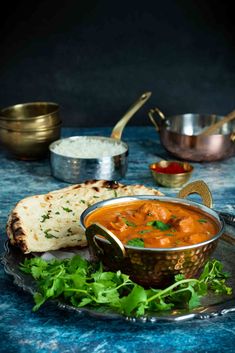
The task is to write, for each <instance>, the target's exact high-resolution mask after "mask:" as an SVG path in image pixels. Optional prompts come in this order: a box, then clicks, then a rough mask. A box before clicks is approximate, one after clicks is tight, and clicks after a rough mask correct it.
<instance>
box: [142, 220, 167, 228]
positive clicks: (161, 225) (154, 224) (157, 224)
mask: <svg viewBox="0 0 235 353" xmlns="http://www.w3.org/2000/svg"><path fill="white" fill-rule="evenodd" d="M147 226H151V227H153V228H155V229H159V230H168V229H170V227H171V226H170V225H169V224H166V223H164V222H161V221H152V222H148V223H147Z"/></svg>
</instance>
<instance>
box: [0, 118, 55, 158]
mask: <svg viewBox="0 0 235 353" xmlns="http://www.w3.org/2000/svg"><path fill="white" fill-rule="evenodd" d="M60 132H61V123H60V124H57V125H55V126H53V127H50V128H48V129H40V130H39V129H38V130H34V131H33V130H30V131H21V130H10V129H5V128H1V127H0V144H1V145H2V147H3V148H4V149H5V150H6V151H7V152H8V153H10V154H11V155H12V156H13V157H15V158H18V159H22V160H35V159H39V158H43V157H45V156H46V155H47V153H48V152H49V145H50V144H51V142H53V141H55V140H57V139H59V138H60Z"/></svg>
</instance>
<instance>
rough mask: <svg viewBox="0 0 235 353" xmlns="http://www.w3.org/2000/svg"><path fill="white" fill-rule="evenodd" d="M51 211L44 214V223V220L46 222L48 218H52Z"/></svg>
mask: <svg viewBox="0 0 235 353" xmlns="http://www.w3.org/2000/svg"><path fill="white" fill-rule="evenodd" d="M50 213H51V211H50V210H49V211H48V212H47V213H46V214H43V215H42V216H41V217H42V220H41V221H40V222H41V223H43V222H45V220H46V219H50V218H51V216H50Z"/></svg>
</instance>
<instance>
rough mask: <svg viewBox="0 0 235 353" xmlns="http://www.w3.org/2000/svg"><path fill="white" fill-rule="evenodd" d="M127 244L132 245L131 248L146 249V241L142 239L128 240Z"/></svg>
mask: <svg viewBox="0 0 235 353" xmlns="http://www.w3.org/2000/svg"><path fill="white" fill-rule="evenodd" d="M126 244H127V245H130V246H136V247H139V248H144V241H143V239H141V238H133V239H130V240H128V242H127V243H126Z"/></svg>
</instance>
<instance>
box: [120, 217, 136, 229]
mask: <svg viewBox="0 0 235 353" xmlns="http://www.w3.org/2000/svg"><path fill="white" fill-rule="evenodd" d="M122 220H123V222H124V223H125V224H126V225H127V226H128V227H136V224H135V223H134V222H131V221H128V219H126V218H125V217H122Z"/></svg>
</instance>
